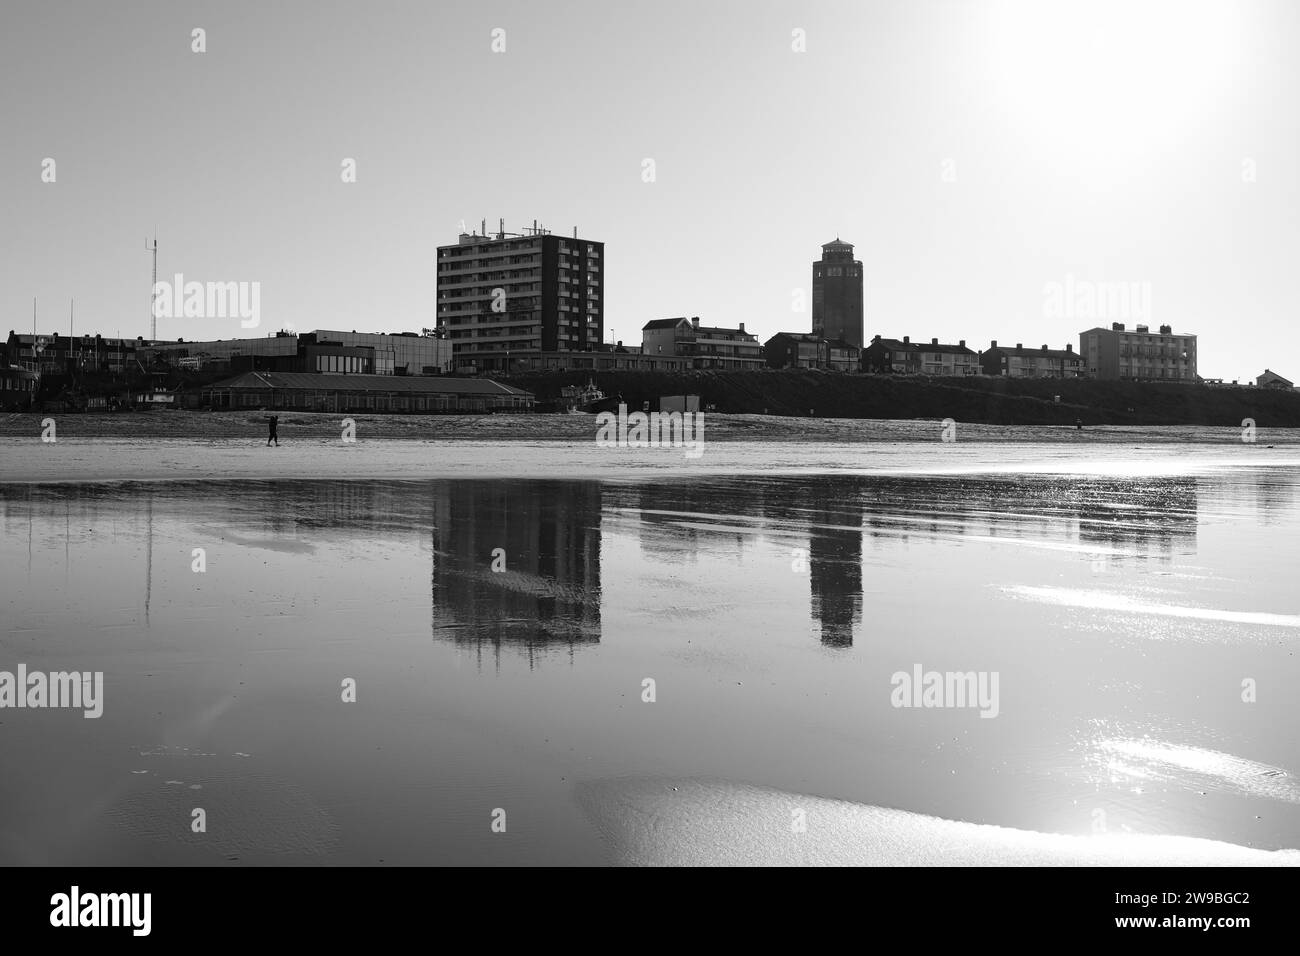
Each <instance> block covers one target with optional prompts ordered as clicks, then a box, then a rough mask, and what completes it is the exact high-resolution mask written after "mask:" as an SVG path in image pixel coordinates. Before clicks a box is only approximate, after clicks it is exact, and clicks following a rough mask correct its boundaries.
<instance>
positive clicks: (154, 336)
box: [144, 233, 158, 343]
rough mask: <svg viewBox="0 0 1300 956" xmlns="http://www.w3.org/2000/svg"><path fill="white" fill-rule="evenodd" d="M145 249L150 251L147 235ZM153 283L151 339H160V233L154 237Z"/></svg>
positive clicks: (150, 323)
mask: <svg viewBox="0 0 1300 956" xmlns="http://www.w3.org/2000/svg"><path fill="white" fill-rule="evenodd" d="M144 251H145V252H149V251H150V249H149V238H148V236H146V237H145V240H144ZM152 251H153V285H151V286H149V341H150V342H151V343H152V342H154V341H157V339H158V235H157V233H155V234H154V237H153V250H152Z"/></svg>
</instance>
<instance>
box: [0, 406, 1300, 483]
mask: <svg viewBox="0 0 1300 956" xmlns="http://www.w3.org/2000/svg"><path fill="white" fill-rule="evenodd" d="M54 420H55V428H56V433H55V435H56V440H55V441H53V442H45V441H42V440H41V438H40V435H41V431H42V425H41V421H42V416H36V415H26V414H14V415H8V416H5V417H4V418H0V482H79V481H122V480H141V481H143V480H172V479H188V480H205V479H283V478H306V479H312V478H335V479H375V478H391V479H424V478H456V477H464V478H474V477H487V476H493V477H557V478H558V477H563V478H576V477H597V478H609V479H617V478H622V477H636V476H646V475H656V474H658V475H665V476H666V475H677V474H681V475H704V474H738V473H746V472H748V473H763V474H805V473H811V472H814V471H832V472H834V471H850V472H856V473H878V474H899V473H934V474H943V473H962V472H975V471H980V472H989V473H995V472H1019V473H1034V472H1038V473H1076V474H1086V473H1094V472H1099V471H1104V472H1110V473H1115V472H1120V473H1129V474H1175V473H1187V472H1188V471H1189V470H1190V471H1195V470H1214V469H1219V468H1224V467H1233V466H1237V465H1259V464H1267V465H1295V464H1298V463H1300V433H1298V432H1297V431H1296V430H1286V429H1280V430H1269V431H1261V432H1260V433H1258V434H1257V436H1256V441H1255V442H1254V443H1246V442H1243V441H1241V432H1240V429H1235V428H1208V427H1200V426H1178V427H1148V428H1134V427H1098V428H1089V429H1084V430H1082V431H1077V430H1075V429H1073V428H1059V427H1052V426H1000V425H967V424H962V423H958V424H957V426H956V440H955V441H952V442H945V441H942V440H941V435H942V424H941V423H940V422H931V421H924V420H909V421H876V420H850V419H799V418H780V417H775V416H762V415H709V416H708V417H707V427H706V429H705V433H704V453H703V454H702V455H700V456H699V457H697V458H691V457H689V456H687V455H685V454H684V453H683V451H682V450H681V449H674V448H646V449H637V448H601V447H598V446H597V445H596V443H595V433H596V427H597V425H596V419H595V418H594V416H589V415H487V416H478V417H475V416H380V415H376V416H358V417H356V418H354V419H353V420H354V422H355V441H350V442H349V441H344V440H343V432H342V428H341V422H342V419H340V418H339V417H338V416H335V415H316V414H311V415H298V414H294V415H285V416H282V417H281V418H280V427H279V437H280V441H281V444H280V446H279V447H269V448H268V447H267V446H266V424H265V416H264V415H263V414H262V413H256V414H250V413H244V412H227V413H204V412H179V411H177V412H151V413H140V414H132V415H119V416H113V415H99V416H96V415H80V416H76V415H68V416H58V417H56V418H55V419H54Z"/></svg>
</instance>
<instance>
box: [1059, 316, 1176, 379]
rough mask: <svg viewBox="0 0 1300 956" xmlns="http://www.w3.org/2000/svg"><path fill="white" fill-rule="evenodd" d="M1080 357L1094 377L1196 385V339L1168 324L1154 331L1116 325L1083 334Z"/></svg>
mask: <svg viewBox="0 0 1300 956" xmlns="http://www.w3.org/2000/svg"><path fill="white" fill-rule="evenodd" d="M1079 354H1080V356H1082V358H1083V362H1084V366H1083V367H1084V371H1085V372H1086V374H1087V375H1089V376H1090V377H1092V378H1100V379H1121V380H1135V381H1166V382H1171V381H1172V382H1195V381H1196V380H1197V375H1196V336H1195V335H1192V334H1189V333H1187V332H1181V333H1175V332H1174V330H1173V328H1172V327H1171V326H1168V325H1162V326H1160V328H1159V330H1158V331H1156V332H1152V331H1151V329H1150V328H1149V327H1148V326H1145V325H1139V326H1136V327H1135V328H1133V329H1132V330H1129V329H1126V328H1125V327H1124V323H1122V322H1114V323H1112V324H1111V327H1110V328H1109V329H1103V328H1100V327H1097V328H1093V329H1088V330H1087V331H1085V332H1080V333H1079Z"/></svg>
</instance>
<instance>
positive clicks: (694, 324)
mask: <svg viewBox="0 0 1300 956" xmlns="http://www.w3.org/2000/svg"><path fill="white" fill-rule="evenodd" d="M699 327H700V317H699V316H698V315H693V316H691V328H693V329H698V328H699Z"/></svg>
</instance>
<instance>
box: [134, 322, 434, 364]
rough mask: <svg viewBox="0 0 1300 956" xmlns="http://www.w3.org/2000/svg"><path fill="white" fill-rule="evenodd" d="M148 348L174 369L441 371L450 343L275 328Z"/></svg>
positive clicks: (428, 335)
mask: <svg viewBox="0 0 1300 956" xmlns="http://www.w3.org/2000/svg"><path fill="white" fill-rule="evenodd" d="M151 348H152V349H153V350H154V351H155V352H157V353H158V354H160V355H162V356H164V358H165V360H166V361H168V362H171V363H173V364H175V365H176V366H177V367H181V368H184V367H188V368H194V367H199V368H205V367H208V366H213V365H227V366H229V367H230V368H231V369H232V370H233V371H243V370H262V371H277V372H320V373H322V374H336V375H348V374H355V375H442V374H445V373H448V372H450V371H451V367H452V349H451V343H450V342H448V341H447V340H446V339H445V338H441V337H439V336H438V335H436V334H435V333H434V330H432V329H429V330H426V332H425V334H420V335H417V334H416V333H414V332H357V331H355V330H354V331H351V332H340V331H334V330H326V329H316V330H314V331H312V332H303V333H301V334H300V333H296V332H289V331H280V332H277V333H276V334H275V335H270V336H261V337H258V338H249V339H220V340H217V341H210V342H186V341H184V340H178V341H175V342H156V343H154V345H153V346H151Z"/></svg>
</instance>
